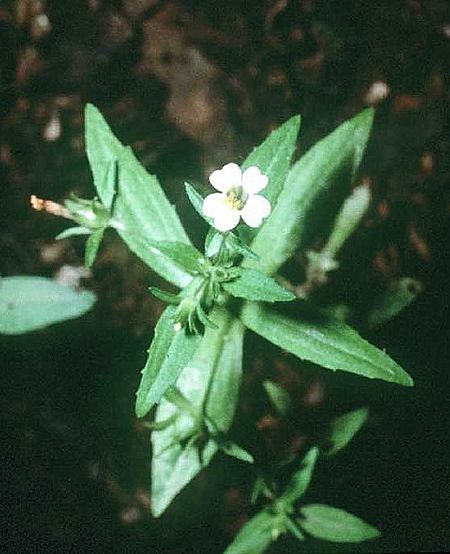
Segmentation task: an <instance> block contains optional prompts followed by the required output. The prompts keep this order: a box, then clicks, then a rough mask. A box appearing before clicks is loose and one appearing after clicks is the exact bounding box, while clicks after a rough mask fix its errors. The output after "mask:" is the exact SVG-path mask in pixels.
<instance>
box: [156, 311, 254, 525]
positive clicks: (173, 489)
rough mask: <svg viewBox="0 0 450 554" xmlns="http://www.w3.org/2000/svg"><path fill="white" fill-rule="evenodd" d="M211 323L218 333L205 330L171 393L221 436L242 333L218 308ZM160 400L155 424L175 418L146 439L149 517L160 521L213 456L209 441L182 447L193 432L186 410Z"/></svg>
mask: <svg viewBox="0 0 450 554" xmlns="http://www.w3.org/2000/svg"><path fill="white" fill-rule="evenodd" d="M211 317H212V319H213V320H214V322H215V323H216V324H217V325H218V327H219V329H217V330H215V329H211V328H207V329H206V332H205V335H204V337H203V340H202V342H201V344H200V347H199V349H198V350H197V352H196V354H195V356H194V358H193V359H192V360H191V361H190V363H189V364H188V365H187V367H185V369H184V370H183V372H182V373H181V375H180V377H179V379H178V381H177V389H178V391H180V393H181V394H182V395H183V397H185V398H186V399H187V400H188V401H189V402H190V403H191V405H192V406H195V407H196V408H197V410H198V418H200V421H201V418H202V414H203V411H206V415H207V416H208V418H209V419H210V420H211V421H212V422H213V424H214V428H215V429H217V431H218V432H219V433H226V432H227V431H228V429H229V428H230V426H231V423H232V421H233V417H234V412H235V408H236V403H237V399H238V395H239V386H240V381H241V372H242V346H243V335H244V327H243V325H242V324H241V323H240V321H239V320H237V319H235V318H233V317H232V316H231V315H230V314H228V312H226V311H225V310H224V309H223V308H219V307H215V308H214V309H213V310H212V312H211ZM169 398H170V395H169V396H168V397H167V398H163V400H162V401H161V403H160V404H159V406H158V408H157V410H156V418H155V419H156V422H159V421H165V420H167V419H168V418H170V417H172V416H173V415H176V416H177V417H176V420H175V422H174V423H173V424H172V425H170V426H169V427H167V428H166V429H164V430H163V431H159V432H154V433H153V434H152V443H153V459H152V513H153V515H154V516H160V515H161V514H162V513H163V512H164V510H165V509H166V508H167V506H168V505H169V504H170V503H171V502H172V500H173V499H174V497H175V496H176V495H177V494H178V493H179V492H180V491H181V490H182V489H183V488H184V487H185V486H186V485H187V484H188V483H189V482H190V481H191V480H192V479H194V477H195V476H196V475H197V474H198V473H199V472H200V471H201V470H202V469H203V468H204V467H206V466H207V465H208V464H209V463H210V461H211V459H212V457H213V456H214V454H215V453H216V452H217V448H218V446H217V442H216V441H215V440H214V438H210V439H209V440H207V442H206V444H204V445H203V446H200V445H198V444H195V443H189V442H188V444H187V445H184V444H183V441H182V438H183V437H186V436H189V435H190V434H191V433H193V432H195V429H196V428H198V425H199V421H197V419H196V418H195V417H194V416H193V414H192V413H190V411H189V410H185V409H182V408H180V407H178V406H177V405H176V404H174V403H172V402H170V401H169Z"/></svg>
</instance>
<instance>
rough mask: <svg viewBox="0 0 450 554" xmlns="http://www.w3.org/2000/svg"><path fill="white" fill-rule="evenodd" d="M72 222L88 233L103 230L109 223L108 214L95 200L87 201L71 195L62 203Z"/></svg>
mask: <svg viewBox="0 0 450 554" xmlns="http://www.w3.org/2000/svg"><path fill="white" fill-rule="evenodd" d="M64 205H65V207H66V208H67V209H68V210H69V212H70V215H71V216H72V218H73V220H74V221H75V222H76V223H78V225H81V226H82V227H84V228H86V229H89V230H90V231H92V232H93V231H97V230H99V229H105V228H106V227H107V226H108V224H109V222H110V213H109V210H108V209H107V208H105V206H104V205H103V204H102V203H101V202H100V201H99V200H98V199H97V198H93V199H92V200H88V199H85V198H78V197H77V196H75V195H72V196H71V198H68V199H67V200H66V201H65V202H64Z"/></svg>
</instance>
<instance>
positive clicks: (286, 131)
mask: <svg viewBox="0 0 450 554" xmlns="http://www.w3.org/2000/svg"><path fill="white" fill-rule="evenodd" d="M299 130H300V116H299V115H295V116H294V117H291V118H290V119H289V120H288V121H286V122H285V123H283V125H280V127H278V128H277V129H275V130H274V131H272V132H271V133H270V135H268V137H267V138H266V139H265V140H264V141H263V142H262V143H261V144H260V145H259V146H257V147H256V148H254V149H253V151H252V152H250V154H249V155H248V157H247V158H246V160H245V161H244V163H243V164H242V170H245V169H247V168H248V167H251V166H256V167H258V168H259V169H260V170H261V173H262V174H263V175H266V176H267V177H268V178H269V182H268V185H267V187H266V188H265V189H264V190H263V191H261V193H260V194H261V195H262V196H265V197H266V198H267V199H268V200H269V202H270V204H271V206H272V210H273V208H274V206H275V204H276V202H277V199H278V196H279V194H280V192H281V190H282V189H283V186H284V183H285V181H286V178H287V176H288V173H289V169H290V167H291V158H292V155H293V153H294V151H295V147H296V143H297V135H298V132H299ZM259 231H260V229H251V228H250V227H247V226H242V228H241V230H240V233H241V235H242V237H243V239H244V242H246V243H250V242H251V240H252V239H253V237H255V235H257V234H258V232H259Z"/></svg>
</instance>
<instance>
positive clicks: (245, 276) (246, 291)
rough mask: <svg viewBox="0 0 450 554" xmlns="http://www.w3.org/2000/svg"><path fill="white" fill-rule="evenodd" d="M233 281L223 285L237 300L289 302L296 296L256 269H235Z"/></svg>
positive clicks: (231, 272)
mask: <svg viewBox="0 0 450 554" xmlns="http://www.w3.org/2000/svg"><path fill="white" fill-rule="evenodd" d="M230 274H232V275H233V279H232V280H231V281H226V282H224V283H223V284H222V286H223V288H224V290H226V292H228V293H229V294H231V295H233V296H236V297H237V298H244V299H245V300H255V301H262V302H289V301H291V300H294V299H295V294H294V293H292V292H291V291H289V290H287V289H285V288H284V287H282V286H281V285H279V284H278V283H277V282H276V281H275V279H273V278H272V277H269V276H268V275H265V274H264V273H261V272H260V271H258V270H256V269H249V268H244V267H235V268H233V269H232V270H230Z"/></svg>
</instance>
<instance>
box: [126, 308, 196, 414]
mask: <svg viewBox="0 0 450 554" xmlns="http://www.w3.org/2000/svg"><path fill="white" fill-rule="evenodd" d="M175 312H176V307H175V306H168V307H167V308H166V309H165V310H164V313H163V314H162V316H161V317H160V318H159V321H158V323H157V325H156V327H155V336H154V337H153V340H152V343H151V345H150V348H149V350H148V359H147V363H146V364H145V366H144V368H143V370H142V377H141V382H140V385H139V389H138V391H137V393H136V415H137V416H138V417H144V416H145V414H146V413H147V412H148V411H149V410H151V408H152V407H153V406H154V405H155V404H156V403H157V402H159V400H161V398H162V396H163V395H164V393H165V392H166V391H167V389H168V388H170V387H171V386H173V385H174V384H175V382H176V380H177V379H178V377H179V375H180V373H181V372H182V370H183V368H184V367H185V366H186V364H187V363H188V362H189V360H190V359H191V358H192V356H193V355H194V353H195V351H196V350H197V348H198V346H199V344H200V340H201V336H200V335H193V334H192V335H191V334H188V333H187V332H186V330H185V329H182V330H181V331H178V332H176V331H175V329H174V315H175Z"/></svg>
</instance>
